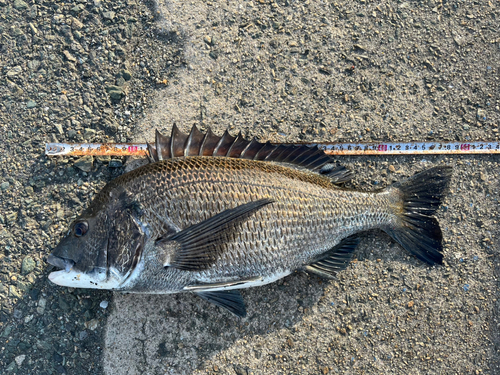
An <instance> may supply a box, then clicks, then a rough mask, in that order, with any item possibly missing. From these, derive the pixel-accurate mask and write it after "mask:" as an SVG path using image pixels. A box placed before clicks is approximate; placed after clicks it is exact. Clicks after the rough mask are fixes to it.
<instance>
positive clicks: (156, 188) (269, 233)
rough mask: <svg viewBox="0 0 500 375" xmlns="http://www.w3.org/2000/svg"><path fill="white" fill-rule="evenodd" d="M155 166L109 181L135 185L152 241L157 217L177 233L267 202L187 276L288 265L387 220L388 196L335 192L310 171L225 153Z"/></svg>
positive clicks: (231, 273) (129, 187)
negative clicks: (213, 259)
mask: <svg viewBox="0 0 500 375" xmlns="http://www.w3.org/2000/svg"><path fill="white" fill-rule="evenodd" d="M160 163H161V164H160V165H153V167H150V166H151V164H150V165H147V166H145V167H143V168H144V170H140V171H137V173H136V175H131V176H127V177H126V178H123V179H120V178H119V179H118V181H117V184H122V185H123V187H126V190H128V191H132V192H134V191H135V192H138V191H139V190H142V191H141V192H140V194H138V195H137V197H136V199H137V201H138V202H139V204H140V206H141V207H142V208H143V210H144V222H146V223H147V224H148V225H149V226H150V227H151V228H152V229H153V232H152V235H151V236H152V237H154V238H157V237H161V236H162V235H163V234H164V233H162V230H163V226H162V225H160V224H161V222H160V221H159V220H158V218H157V215H158V214H159V215H161V216H163V217H167V216H168V217H170V220H171V221H172V223H173V224H174V225H175V226H177V227H178V228H180V229H181V230H182V229H185V228H187V227H189V226H191V225H193V224H196V223H198V222H200V221H204V220H207V219H208V218H210V217H212V216H214V215H215V214H217V213H219V212H222V211H224V210H227V209H230V208H234V207H236V206H239V205H241V204H244V203H247V202H250V201H255V200H258V199H262V198H271V199H272V200H273V203H272V204H271V205H269V206H267V207H264V208H263V209H261V210H259V211H258V212H256V213H255V215H254V216H253V217H252V219H251V220H249V221H247V222H245V223H243V224H242V230H241V232H240V233H238V234H237V236H236V238H235V239H234V240H233V241H231V242H230V243H228V244H227V250H225V251H223V252H222V255H221V257H220V259H219V261H218V262H217V264H216V265H214V266H213V267H211V268H209V269H208V270H206V271H203V272H201V273H200V275H195V276H196V277H197V278H199V279H203V280H209V279H212V280H214V281H220V280H223V279H225V278H231V277H235V276H252V275H254V274H261V273H283V272H285V271H287V270H288V271H289V270H293V269H296V268H298V267H300V266H302V265H304V264H307V263H308V261H310V260H311V259H312V258H313V257H315V256H316V255H318V254H321V253H323V252H324V251H326V250H328V249H330V248H332V247H333V246H334V245H336V244H337V243H338V242H339V240H340V239H341V238H344V237H347V236H349V235H350V234H352V233H355V232H357V231H360V230H365V229H369V228H377V227H379V226H382V225H388V224H390V223H391V220H394V215H393V214H392V212H393V211H394V210H393V209H392V206H394V204H395V202H391V201H390V198H391V195H390V194H388V193H365V192H357V191H348V190H342V189H340V188H338V187H335V185H333V184H332V183H331V182H330V181H329V180H328V179H327V178H326V177H321V176H318V175H315V174H313V173H311V172H304V171H298V170H294V169H291V168H286V167H282V166H279V165H273V164H270V163H265V162H258V161H249V160H241V159H227V158H208V157H190V158H186V159H171V160H167V161H163V162H160ZM384 208H385V209H384ZM167 213H168V214H167ZM251 225H252V226H255V227H257V228H258V230H252V228H251V227H250V226H251ZM264 229H266V230H265V231H264Z"/></svg>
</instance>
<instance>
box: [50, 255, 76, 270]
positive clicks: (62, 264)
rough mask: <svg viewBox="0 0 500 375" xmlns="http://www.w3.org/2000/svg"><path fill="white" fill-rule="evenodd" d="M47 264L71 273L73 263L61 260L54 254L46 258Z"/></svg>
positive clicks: (64, 259)
mask: <svg viewBox="0 0 500 375" xmlns="http://www.w3.org/2000/svg"><path fill="white" fill-rule="evenodd" d="M47 263H49V264H52V265H53V266H55V267H57V268H60V269H61V270H64V271H65V272H69V271H71V269H72V268H73V266H74V265H75V262H74V261H72V260H71V259H66V258H61V257H58V256H56V255H54V254H50V255H49V257H48V258H47Z"/></svg>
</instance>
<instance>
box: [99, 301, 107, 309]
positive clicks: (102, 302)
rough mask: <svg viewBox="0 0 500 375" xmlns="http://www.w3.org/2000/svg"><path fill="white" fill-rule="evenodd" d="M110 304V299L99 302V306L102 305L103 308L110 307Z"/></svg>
mask: <svg viewBox="0 0 500 375" xmlns="http://www.w3.org/2000/svg"><path fill="white" fill-rule="evenodd" d="M108 304H109V302H108V301H101V303H100V304H99V306H101V308H103V309H105V308H107V307H108Z"/></svg>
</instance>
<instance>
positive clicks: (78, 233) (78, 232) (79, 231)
mask: <svg viewBox="0 0 500 375" xmlns="http://www.w3.org/2000/svg"><path fill="white" fill-rule="evenodd" d="M88 229H89V224H88V223H87V222H86V221H80V222H79V223H76V224H75V228H74V233H75V237H82V236H85V233H87V231H88Z"/></svg>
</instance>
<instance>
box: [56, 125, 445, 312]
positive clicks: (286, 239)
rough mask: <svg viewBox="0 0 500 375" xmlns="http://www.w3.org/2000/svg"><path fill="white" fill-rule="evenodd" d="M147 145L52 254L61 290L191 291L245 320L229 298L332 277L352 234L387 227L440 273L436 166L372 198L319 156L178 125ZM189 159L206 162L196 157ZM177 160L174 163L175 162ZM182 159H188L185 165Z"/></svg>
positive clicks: (353, 241) (441, 173) (238, 303)
mask: <svg viewBox="0 0 500 375" xmlns="http://www.w3.org/2000/svg"><path fill="white" fill-rule="evenodd" d="M155 145H156V146H155V147H152V146H148V149H149V153H150V156H151V163H150V164H148V165H145V166H143V167H140V168H138V169H136V170H134V171H131V172H129V173H126V174H124V175H122V176H120V177H118V178H117V179H115V180H113V181H112V182H110V183H109V184H107V185H106V186H105V187H104V188H103V189H102V190H101V192H99V193H98V194H97V195H96V197H95V198H94V200H93V201H92V203H91V204H90V206H89V207H88V209H87V210H85V211H84V212H83V213H82V215H80V217H79V218H77V219H76V220H75V222H73V223H72V224H71V226H70V229H69V231H68V232H67V233H66V236H65V237H64V238H63V239H62V240H61V242H60V244H59V245H58V247H57V248H56V249H55V250H54V251H53V253H52V254H51V255H50V256H49V258H48V262H49V263H51V264H53V265H55V266H56V267H58V268H60V269H61V271H56V272H52V273H51V274H50V275H49V278H50V279H51V280H52V281H53V282H55V283H56V284H59V285H65V286H72V287H87V288H101V289H112V290H117V291H126V292H136V293H163V294H168V293H178V292H183V291H192V292H194V293H197V294H198V295H199V296H200V297H202V298H204V299H206V300H208V301H210V302H212V303H214V304H216V305H218V306H221V307H223V308H226V309H228V310H229V311H230V312H232V313H234V314H236V315H238V316H244V315H245V314H246V310H245V307H244V303H243V300H242V297H241V295H240V294H239V292H237V291H236V290H235V289H241V288H248V287H253V286H258V285H264V284H267V283H270V282H273V281H275V280H278V279H280V278H282V277H284V276H286V275H288V274H290V273H292V272H293V271H295V270H303V271H307V272H310V273H315V274H318V275H320V276H324V277H328V278H331V277H334V276H335V275H336V273H337V272H339V271H341V270H342V269H345V268H346V267H347V266H348V264H349V262H350V260H351V258H352V256H353V253H354V251H355V249H356V245H357V244H358V242H359V233H361V232H363V231H366V230H370V229H376V228H378V229H382V230H384V231H385V232H387V233H388V234H389V235H390V236H392V237H393V238H394V239H395V240H396V241H397V242H398V243H399V244H401V245H402V246H403V247H404V248H405V249H407V250H408V251H410V252H411V253H412V254H414V255H415V256H416V257H417V258H419V259H421V260H422V261H425V262H427V263H429V264H431V265H432V264H441V263H442V259H443V255H442V233H441V230H440V228H439V223H438V222H437V220H436V219H435V218H434V217H433V214H434V213H435V211H436V209H437V208H438V207H439V205H440V204H441V200H442V199H443V196H444V194H445V191H446V188H447V186H448V183H449V180H450V177H451V168H449V167H446V166H438V167H434V168H431V169H429V170H426V171H423V172H421V173H420V174H417V175H415V176H413V177H412V178H410V179H409V180H407V181H404V182H402V183H398V184H395V185H393V186H390V187H387V188H385V189H380V190H377V191H374V192H363V191H356V190H348V189H345V188H341V187H339V186H338V184H340V183H342V182H344V181H347V180H348V179H350V177H351V174H350V173H349V172H348V171H347V170H346V169H345V168H343V167H336V166H335V165H333V164H331V163H332V161H331V159H330V158H329V157H328V156H326V155H325V154H324V153H323V152H322V151H320V150H318V149H316V148H308V147H306V146H299V147H296V146H284V145H271V144H262V143H259V142H257V141H255V140H253V141H247V140H245V139H244V138H242V136H241V134H240V135H238V136H237V137H232V136H230V135H229V133H228V132H226V133H224V135H223V136H222V137H217V136H215V135H214V134H213V133H211V131H210V130H209V131H207V133H205V134H203V133H201V132H200V131H199V130H197V129H196V128H195V127H193V129H192V130H191V133H190V135H186V134H182V133H181V132H179V131H178V129H177V128H175V127H174V128H173V130H172V136H171V137H170V138H169V137H164V136H162V135H160V134H159V133H157V140H156V143H155ZM196 153H198V154H199V155H202V156H196ZM172 155H175V156H176V157H172ZM182 155H194V156H187V157H183V156H182Z"/></svg>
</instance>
